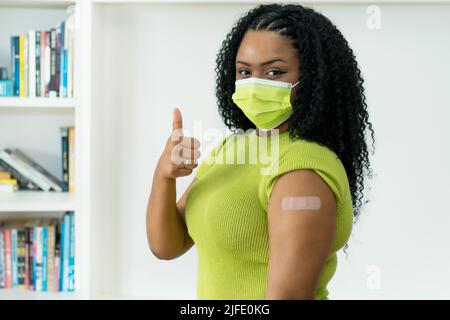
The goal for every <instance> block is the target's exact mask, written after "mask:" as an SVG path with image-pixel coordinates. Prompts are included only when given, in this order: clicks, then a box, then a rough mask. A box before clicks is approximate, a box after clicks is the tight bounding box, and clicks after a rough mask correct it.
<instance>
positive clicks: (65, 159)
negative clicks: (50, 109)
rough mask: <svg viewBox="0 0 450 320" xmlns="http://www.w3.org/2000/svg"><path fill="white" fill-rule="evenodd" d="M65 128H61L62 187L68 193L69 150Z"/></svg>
mask: <svg viewBox="0 0 450 320" xmlns="http://www.w3.org/2000/svg"><path fill="white" fill-rule="evenodd" d="M67 131H68V130H67V128H65V127H62V128H61V147H62V148H61V152H62V154H61V159H62V187H63V191H69V148H68V137H67V136H68V133H67Z"/></svg>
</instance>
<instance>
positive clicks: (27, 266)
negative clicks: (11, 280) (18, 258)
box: [24, 228, 30, 289]
mask: <svg viewBox="0 0 450 320" xmlns="http://www.w3.org/2000/svg"><path fill="white" fill-rule="evenodd" d="M24 233H25V276H24V287H25V289H30V228H25V230H24Z"/></svg>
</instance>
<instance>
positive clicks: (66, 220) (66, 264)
mask: <svg viewBox="0 0 450 320" xmlns="http://www.w3.org/2000/svg"><path fill="white" fill-rule="evenodd" d="M69 243H70V215H69V214H67V213H66V214H65V216H64V257H63V264H64V267H63V271H64V273H63V274H62V277H63V291H68V289H69V254H70V252H69V250H70V249H69Z"/></svg>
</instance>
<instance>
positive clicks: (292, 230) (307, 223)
mask: <svg viewBox="0 0 450 320" xmlns="http://www.w3.org/2000/svg"><path fill="white" fill-rule="evenodd" d="M285 197H288V198H285ZM291 197H317V198H318V199H319V200H320V207H319V206H318V205H317V203H315V205H314V206H309V207H308V206H307V205H306V206H305V204H307V203H306V202H302V201H301V200H303V199H304V198H303V199H302V198H297V199H300V201H297V202H296V201H294V202H290V200H291V199H289V198H291ZM317 198H316V199H315V200H317ZM283 199H284V201H285V202H284V203H283V202H282V201H283ZM267 215H268V217H267V218H268V228H269V275H268V288H267V292H266V299H302V298H306V299H314V297H315V290H316V284H317V281H318V279H319V276H320V273H321V271H322V269H323V267H324V265H325V262H326V260H327V258H328V257H329V254H330V250H331V245H332V241H333V238H334V235H335V229H336V198H335V196H334V193H333V191H332V190H331V189H330V188H329V187H328V185H327V183H326V182H325V181H324V180H323V179H322V178H321V177H320V176H319V175H318V174H317V173H316V172H315V171H314V170H294V171H290V172H287V173H285V174H283V175H281V176H280V177H279V178H278V179H277V181H276V183H275V185H274V187H273V189H272V193H271V196H270V200H269V204H268V208H267Z"/></svg>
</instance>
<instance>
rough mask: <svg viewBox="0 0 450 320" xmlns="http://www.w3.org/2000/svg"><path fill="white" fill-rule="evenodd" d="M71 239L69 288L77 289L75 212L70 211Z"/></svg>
mask: <svg viewBox="0 0 450 320" xmlns="http://www.w3.org/2000/svg"><path fill="white" fill-rule="evenodd" d="M69 217H70V240H69V274H68V278H69V283H68V290H69V291H75V214H74V212H70V214H69Z"/></svg>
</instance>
